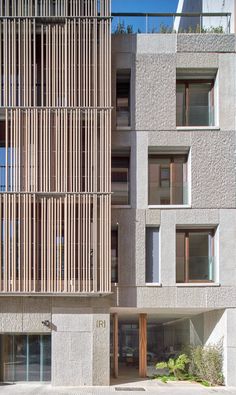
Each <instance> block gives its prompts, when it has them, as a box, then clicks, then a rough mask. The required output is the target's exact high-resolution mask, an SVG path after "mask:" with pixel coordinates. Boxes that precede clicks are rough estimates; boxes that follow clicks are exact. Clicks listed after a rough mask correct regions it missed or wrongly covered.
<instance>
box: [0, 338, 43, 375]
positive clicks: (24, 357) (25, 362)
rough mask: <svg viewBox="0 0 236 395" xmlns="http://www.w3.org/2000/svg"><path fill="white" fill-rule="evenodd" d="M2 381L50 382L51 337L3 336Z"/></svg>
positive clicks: (0, 339) (1, 342)
mask: <svg viewBox="0 0 236 395" xmlns="http://www.w3.org/2000/svg"><path fill="white" fill-rule="evenodd" d="M0 347H1V381H2V382H16V381H50V380H51V336H50V335H18V334H14V335H1V336H0Z"/></svg>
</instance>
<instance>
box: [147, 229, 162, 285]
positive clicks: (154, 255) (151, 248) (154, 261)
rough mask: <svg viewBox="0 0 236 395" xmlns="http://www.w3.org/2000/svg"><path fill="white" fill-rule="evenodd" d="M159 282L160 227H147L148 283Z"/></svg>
mask: <svg viewBox="0 0 236 395" xmlns="http://www.w3.org/2000/svg"><path fill="white" fill-rule="evenodd" d="M158 282H159V229H158V228H146V283H158Z"/></svg>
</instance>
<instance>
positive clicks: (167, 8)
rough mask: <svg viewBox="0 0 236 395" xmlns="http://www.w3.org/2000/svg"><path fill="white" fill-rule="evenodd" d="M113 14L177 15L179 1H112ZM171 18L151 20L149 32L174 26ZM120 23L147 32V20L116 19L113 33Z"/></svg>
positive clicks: (149, 21)
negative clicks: (150, 13)
mask: <svg viewBox="0 0 236 395" xmlns="http://www.w3.org/2000/svg"><path fill="white" fill-rule="evenodd" d="M111 1H112V12H123V13H125V12H148V13H149V12H156V13H168V12H170V13H172V12H173V13H175V12H176V10H177V5H178V0H111ZM172 22H173V21H172V19H171V18H168V19H167V18H149V20H148V30H149V31H153V32H154V31H155V30H156V29H157V30H158V29H159V28H160V25H164V26H170V25H171V24H172ZM118 23H124V25H125V27H127V25H132V27H133V30H134V31H135V32H136V31H137V30H138V29H139V30H141V31H142V32H144V31H145V30H146V20H145V18H135V19H134V18H119V19H118V18H114V19H113V31H114V30H115V29H116V26H117V24H118Z"/></svg>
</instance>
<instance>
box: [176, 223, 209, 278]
mask: <svg viewBox="0 0 236 395" xmlns="http://www.w3.org/2000/svg"><path fill="white" fill-rule="evenodd" d="M203 232H205V233H208V234H210V235H211V243H212V244H211V257H212V258H214V257H215V251H216V249H215V236H216V229H215V228H194V229H191V228H183V229H176V236H177V233H184V234H185V237H184V282H177V244H176V252H175V259H176V284H177V285H179V284H200V283H202V284H214V283H215V278H214V279H213V280H202V279H201V280H190V279H189V233H203Z"/></svg>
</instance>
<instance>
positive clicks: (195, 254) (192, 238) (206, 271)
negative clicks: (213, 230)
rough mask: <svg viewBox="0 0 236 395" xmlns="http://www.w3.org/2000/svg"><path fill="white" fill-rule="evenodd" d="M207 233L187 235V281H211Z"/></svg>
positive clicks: (208, 236) (210, 254)
mask: <svg viewBox="0 0 236 395" xmlns="http://www.w3.org/2000/svg"><path fill="white" fill-rule="evenodd" d="M209 238H211V235H209V233H208V232H199V233H189V280H193V281H194V280H198V281H200V280H202V281H206V280H211V260H212V252H211V248H209V247H210V244H211V243H210V242H209Z"/></svg>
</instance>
